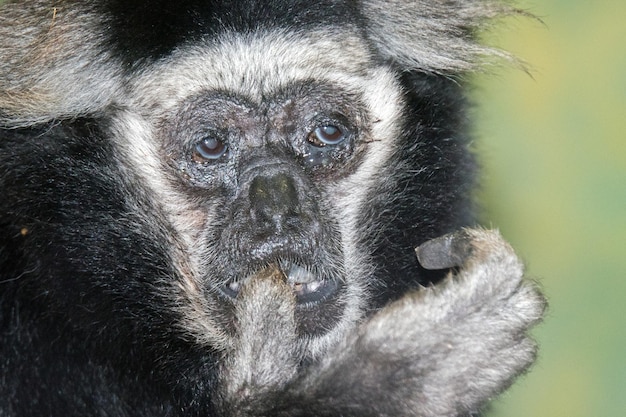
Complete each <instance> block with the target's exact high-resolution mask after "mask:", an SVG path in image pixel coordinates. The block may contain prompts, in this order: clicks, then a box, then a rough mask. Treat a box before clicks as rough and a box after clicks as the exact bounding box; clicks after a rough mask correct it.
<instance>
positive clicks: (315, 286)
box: [306, 281, 322, 292]
mask: <svg viewBox="0 0 626 417" xmlns="http://www.w3.org/2000/svg"><path fill="white" fill-rule="evenodd" d="M321 285H322V283H321V281H313V282H309V283H308V284H307V286H306V287H307V288H306V289H307V292H316V291H317V290H319V289H320V287H321Z"/></svg>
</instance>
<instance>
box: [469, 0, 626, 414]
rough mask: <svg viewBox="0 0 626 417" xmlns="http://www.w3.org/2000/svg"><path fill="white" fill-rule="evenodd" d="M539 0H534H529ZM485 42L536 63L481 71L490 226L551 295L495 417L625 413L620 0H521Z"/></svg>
mask: <svg viewBox="0 0 626 417" xmlns="http://www.w3.org/2000/svg"><path fill="white" fill-rule="evenodd" d="M532 1H534V3H532ZM522 6H523V7H525V8H526V9H527V10H529V11H530V12H532V13H534V14H535V15H537V16H538V17H540V18H541V20H542V21H543V22H544V23H543V24H542V23H540V22H538V21H536V20H533V19H527V18H519V17H517V18H510V19H507V20H506V21H505V22H503V24H502V27H500V26H498V27H497V28H496V29H495V30H494V31H492V32H491V33H490V34H489V35H488V36H487V39H488V40H490V41H491V42H492V43H494V42H495V44H496V45H497V46H500V47H502V48H504V49H507V50H509V51H511V52H513V53H514V54H515V55H516V56H518V57H520V58H522V59H524V60H525V61H526V62H528V64H529V65H530V67H531V69H530V75H528V74H525V73H524V72H523V71H519V70H514V69H505V70H504V71H500V70H498V71H495V77H494V74H486V75H484V76H479V77H478V79H477V82H476V85H477V88H476V91H475V95H474V98H475V100H476V102H477V103H478V107H477V109H476V113H477V114H476V115H475V116H476V117H477V120H478V124H477V126H476V129H477V137H478V138H479V139H478V140H477V145H476V148H477V149H478V152H479V154H480V156H481V158H482V162H483V188H482V190H481V194H480V200H481V202H482V203H483V207H484V213H483V222H484V223H485V224H486V225H491V226H493V227H498V228H499V229H500V230H501V231H502V233H503V234H504V236H505V237H506V238H507V239H508V240H509V241H511V242H512V244H513V245H514V246H515V247H516V248H517V249H518V250H519V252H520V254H521V255H522V256H523V257H524V258H525V260H526V261H527V264H528V270H529V274H530V276H532V277H535V278H537V279H538V280H539V282H540V283H541V285H542V286H543V288H544V289H545V292H546V293H547V294H548V297H549V300H550V310H549V312H548V316H547V319H546V321H545V322H544V324H542V325H541V326H540V327H539V328H538V329H537V330H536V331H535V332H534V334H535V335H536V336H537V338H538V340H539V343H540V346H541V350H540V353H539V359H538V362H537V365H536V366H535V367H534V368H533V369H532V372H531V373H530V374H528V375H527V376H525V377H523V378H522V379H521V380H520V381H519V382H517V383H516V385H515V386H514V387H513V388H512V389H511V390H510V391H509V392H508V393H507V394H505V395H504V396H503V397H502V399H501V400H498V401H497V402H496V403H495V404H494V406H493V411H492V412H491V413H490V416H492V417H518V416H519V417H522V416H523V417H527V416H533V417H561V416H564V417H595V416H598V417H623V416H626V358H625V356H626V319H625V316H626V276H625V271H626V254H625V253H624V252H625V251H626V24H625V23H624V21H625V20H626V2H624V1H610V0H596V1H593V2H590V1H581V0H544V1H542V2H539V1H538V0H526V1H525V2H524V3H522Z"/></svg>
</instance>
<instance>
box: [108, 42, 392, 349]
mask: <svg viewBox="0 0 626 417" xmlns="http://www.w3.org/2000/svg"><path fill="white" fill-rule="evenodd" d="M304 44H306V45H307V47H306V48H304V46H303V45H304ZM346 44H350V45H351V46H353V49H352V51H351V52H348V51H346ZM311 46H313V47H311ZM259 51H268V53H267V54H268V55H271V56H270V57H268V56H267V55H263V54H260V53H259ZM312 51H313V52H312ZM365 51H366V45H365V42H364V41H363V40H361V39H360V38H359V37H358V36H357V35H356V34H350V36H347V37H346V35H345V34H343V35H342V37H337V38H335V37H331V36H328V34H325V36H324V37H322V38H319V39H318V38H315V37H308V36H306V37H305V36H296V35H295V34H292V35H290V36H287V37H285V36H277V35H276V34H275V33H260V34H257V35H255V36H251V37H250V38H248V39H246V40H245V41H242V40H241V39H237V40H236V41H234V40H231V39H229V38H228V37H225V38H222V39H220V40H218V41H216V43H215V45H214V47H213V48H206V49H203V50H202V51H195V52H194V53H189V52H187V53H186V54H181V55H180V56H176V57H175V59H172V60H171V61H165V62H162V63H159V64H158V65H155V66H154V68H152V70H151V71H150V72H147V74H146V75H145V76H144V77H143V78H140V79H139V80H138V81H137V82H136V84H135V86H134V91H135V93H134V94H131V96H130V97H131V100H130V102H129V103H128V105H127V107H126V108H125V109H124V111H122V112H121V113H120V115H119V117H117V118H116V120H117V121H118V122H117V123H118V124H117V129H118V130H119V131H120V132H124V136H122V135H116V136H117V137H119V142H118V143H120V147H121V148H123V152H121V153H122V154H123V155H124V159H125V160H126V161H127V163H128V165H129V167H132V169H133V170H134V171H136V172H138V176H139V177H140V178H141V182H142V183H143V184H145V185H146V186H147V187H148V191H147V193H148V194H150V195H151V196H153V200H154V202H155V205H156V206H160V207H162V210H163V212H164V215H165V217H166V218H167V222H168V223H169V225H170V226H168V228H169V229H170V230H171V232H173V234H174V239H173V240H175V241H176V242H178V245H176V246H174V248H173V250H172V251H173V254H172V256H173V258H174V259H175V260H176V261H175V263H176V264H177V265H179V268H178V269H179V272H180V275H181V277H182V278H181V280H182V281H184V285H183V286H182V287H183V288H184V292H186V294H185V295H184V298H186V299H189V298H192V299H196V300H198V301H197V302H195V303H193V304H194V305H195V306H197V305H207V304H209V305H211V306H212V307H210V308H209V309H210V310H211V312H210V313H209V312H206V311H205V312H203V313H201V315H202V317H204V319H203V320H209V321H211V322H212V325H211V327H212V328H215V327H217V328H218V329H220V331H221V332H223V333H224V334H229V333H232V330H231V329H232V323H233V322H234V319H233V315H232V308H231V307H232V303H233V302H234V300H235V299H236V298H237V296H238V293H239V290H240V287H241V285H242V284H243V283H244V282H245V280H246V279H247V277H249V276H251V275H254V274H255V273H257V272H258V271H259V270H261V269H263V268H266V267H268V266H269V265H277V266H278V267H279V268H280V269H281V270H282V272H283V274H284V276H285V277H286V279H287V282H288V283H289V285H290V286H291V288H292V293H293V297H294V298H295V301H296V303H295V305H296V310H295V313H294V314H295V316H296V320H297V330H298V333H299V334H300V335H301V336H302V341H303V343H304V344H306V346H305V347H304V349H305V351H307V352H309V353H312V352H314V351H320V350H321V349H323V346H325V345H326V344H327V343H329V341H332V340H333V338H334V337H335V334H339V333H340V332H343V331H345V330H346V327H350V326H353V325H354V323H356V321H357V319H358V318H359V317H361V316H362V314H363V311H362V310H363V300H364V299H365V293H366V291H367V287H368V283H369V282H371V280H372V278H373V274H374V271H373V269H374V268H372V266H371V264H369V261H368V259H369V256H370V255H371V251H372V249H371V248H370V247H368V246H367V244H364V242H362V241H360V239H359V236H363V234H364V233H363V232H364V231H365V230H366V229H368V228H372V225H370V224H368V222H367V221H366V220H365V216H363V212H364V209H365V208H366V207H367V198H368V197H367V196H368V194H370V193H371V192H373V191H372V190H374V189H376V187H378V186H379V185H380V181H381V179H380V178H379V177H378V176H377V172H378V171H379V170H380V169H382V167H383V166H384V164H385V161H386V160H387V159H388V158H389V157H390V155H392V154H393V150H394V146H393V143H394V142H395V140H396V137H395V135H396V134H397V132H398V131H399V126H398V124H399V119H400V118H399V116H398V115H399V114H400V110H401V108H402V99H401V94H400V88H399V87H398V85H397V81H396V79H395V76H394V75H392V73H391V72H390V71H389V70H388V69H386V68H385V67H377V66H376V65H373V63H372V62H371V61H370V58H369V55H368V54H367V53H366V52H365ZM268 60H269V61H268ZM242 61H245V63H246V65H235V66H234V64H233V63H236V62H242ZM268 62H271V65H268ZM146 92H148V93H146ZM114 129H115V128H114ZM129 130H130V131H131V132H132V133H131V135H130V138H129V135H128V132H129ZM207 300H208V301H207ZM216 306H219V307H216ZM203 309H204V308H203ZM181 310H182V311H183V315H184V316H185V317H187V318H188V321H187V322H189V323H191V322H194V321H195V323H197V321H198V311H197V309H196V308H194V309H193V311H191V310H190V309H186V308H184V307H183V308H181ZM191 317H193V319H192V318H191ZM188 327H189V326H188ZM191 327H193V328H195V324H193V325H192V326H191ZM196 333H197V332H196ZM201 333H202V331H201ZM213 333H215V332H214V331H213ZM200 337H203V336H202V335H200ZM213 343H214V342H213Z"/></svg>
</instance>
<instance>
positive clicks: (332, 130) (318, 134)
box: [307, 125, 346, 148]
mask: <svg viewBox="0 0 626 417" xmlns="http://www.w3.org/2000/svg"><path fill="white" fill-rule="evenodd" d="M345 139H346V134H345V133H344V131H343V129H342V128H340V127H337V126H333V125H327V126H319V127H316V128H315V130H313V131H312V132H311V133H309V136H308V138H307V140H308V141H309V143H310V144H311V145H313V146H317V147H318V148H323V147H324V146H328V145H338V144H340V143H341V142H343V141H344V140H345Z"/></svg>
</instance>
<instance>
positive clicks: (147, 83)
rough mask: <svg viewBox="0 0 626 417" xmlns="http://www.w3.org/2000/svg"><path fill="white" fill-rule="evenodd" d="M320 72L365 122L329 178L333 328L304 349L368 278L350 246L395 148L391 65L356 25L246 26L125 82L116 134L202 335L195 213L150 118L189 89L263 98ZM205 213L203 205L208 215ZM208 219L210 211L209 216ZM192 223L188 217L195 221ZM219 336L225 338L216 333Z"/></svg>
mask: <svg viewBox="0 0 626 417" xmlns="http://www.w3.org/2000/svg"><path fill="white" fill-rule="evenodd" d="M307 81H315V82H317V83H320V82H321V83H324V82H328V83H329V84H330V85H333V86H338V87H339V88H341V89H342V90H344V91H345V92H348V93H350V94H351V95H354V96H356V97H358V98H359V101H360V102H361V103H362V104H364V105H365V111H366V112H367V114H366V115H365V117H364V119H366V120H368V121H369V122H370V123H371V124H370V125H369V126H366V128H365V129H364V130H365V131H367V132H368V133H367V137H365V138H361V139H360V140H362V141H363V142H364V143H363V144H362V145H364V153H363V156H362V161H361V163H360V165H359V167H358V168H357V169H356V170H355V171H354V172H353V173H351V175H349V176H348V177H345V178H343V179H341V180H338V181H337V182H336V183H334V184H332V188H333V191H332V196H333V201H332V202H331V204H332V205H333V206H334V207H333V210H332V212H333V213H335V215H336V216H337V218H336V219H335V220H336V224H338V225H339V228H340V234H341V240H342V242H341V243H342V245H341V246H342V250H343V252H344V259H343V261H344V265H343V269H344V270H345V272H346V275H347V277H348V281H349V282H350V285H348V294H346V301H347V303H346V306H347V307H346V309H345V310H344V314H343V317H342V318H341V320H340V321H339V322H338V324H337V326H336V328H335V329H333V331H330V332H328V333H326V334H325V335H324V336H321V337H318V338H314V339H311V340H306V341H304V343H305V346H304V349H305V350H306V351H308V352H309V354H311V355H312V356H317V355H319V354H322V353H323V352H324V351H325V350H326V349H327V347H328V346H329V344H332V343H333V340H336V339H337V338H338V337H339V335H340V334H343V333H345V332H346V331H348V330H349V329H350V328H352V327H353V326H354V325H355V324H356V323H357V322H358V320H359V319H360V318H361V317H362V315H363V312H362V310H363V305H361V304H362V302H363V300H364V299H365V298H366V297H364V293H365V292H367V283H368V282H369V281H370V280H371V279H373V278H374V277H371V276H370V275H371V274H372V272H371V271H372V270H373V268H372V267H371V266H370V262H369V260H368V259H367V257H366V256H365V255H364V254H363V253H361V252H362V251H361V250H360V249H359V248H358V247H357V242H358V236H359V235H360V234H361V233H362V232H363V230H362V228H363V226H362V225H359V224H358V221H359V216H360V214H361V212H362V210H363V207H365V206H366V205H367V204H368V202H367V198H368V192H369V191H370V189H371V187H372V186H374V185H375V183H376V181H378V180H379V175H378V174H379V172H380V171H381V170H382V168H383V167H384V165H385V164H386V162H387V161H388V159H389V157H390V154H391V152H392V151H393V145H392V143H393V142H394V141H395V138H396V137H397V135H398V134H399V133H400V132H399V130H400V128H399V124H400V122H399V119H400V115H401V112H402V107H403V99H402V91H401V87H400V86H399V84H398V82H397V80H396V75H395V74H394V73H393V72H392V71H391V70H390V69H389V68H387V67H385V66H377V65H374V64H373V62H372V61H371V57H370V55H369V52H368V50H367V48H366V45H365V44H364V42H363V41H362V39H361V38H359V37H358V36H356V35H355V34H349V32H348V34H345V33H342V34H340V35H339V34H337V35H333V34H331V33H328V32H324V33H319V34H316V33H312V34H311V33H308V34H298V33H285V32H283V31H276V32H259V33H251V34H248V35H246V36H243V37H242V36H241V35H237V36H235V35H228V34H227V35H224V36H222V37H221V38H219V39H218V40H217V41H213V42H207V44H199V45H196V46H195V47H190V48H187V49H185V50H180V51H177V52H175V53H174V55H173V56H172V57H170V58H168V59H167V60H164V61H162V62H159V63H157V64H156V65H155V66H153V67H152V68H151V69H149V70H146V71H145V72H144V73H143V74H142V75H141V76H140V77H139V78H138V79H137V81H136V82H135V83H134V84H133V85H132V86H131V91H130V101H129V102H128V103H126V107H128V108H129V109H131V110H132V111H130V112H129V113H127V114H126V116H125V117H124V120H125V126H123V127H122V128H121V129H120V131H123V130H124V129H126V130H127V134H128V132H135V133H134V134H133V135H131V136H132V137H128V136H127V137H126V138H124V137H123V136H122V134H121V133H120V136H119V139H120V140H121V141H122V142H124V145H123V146H124V147H125V148H126V149H125V154H126V155H127V157H128V158H129V160H131V161H134V162H133V163H132V164H133V165H134V166H135V167H136V169H138V170H139V175H140V176H141V177H142V178H143V179H144V180H145V184H146V185H147V187H148V188H149V189H150V190H151V191H152V192H153V194H154V195H155V198H156V199H157V201H158V204H159V205H161V206H163V207H164V212H165V214H166V216H168V217H169V219H168V220H169V221H168V223H169V224H171V225H172V226H173V227H174V229H175V230H176V234H177V235H178V245H179V248H176V250H175V253H173V254H172V256H173V258H174V259H177V261H176V264H177V265H179V267H180V269H181V277H184V279H183V282H182V284H181V288H182V293H183V294H184V297H185V298H187V300H186V301H185V304H187V308H184V309H183V310H184V316H185V317H186V318H187V319H186V324H185V325H184V327H185V328H186V329H187V330H189V331H190V332H191V333H193V334H195V335H196V336H195V337H196V339H197V340H199V341H201V342H204V343H212V344H215V343H216V340H215V337H214V336H213V337H211V339H213V340H208V339H205V337H206V336H205V335H207V334H209V333H211V334H213V335H218V334H219V332H216V331H215V327H216V325H215V323H213V322H212V320H211V312H210V308H208V306H207V305H206V304H205V303H203V302H202V294H201V291H200V290H199V289H198V288H199V287H201V286H202V282H201V280H202V278H201V277H202V274H201V271H200V270H201V265H202V264H203V263H204V262H203V260H206V257H207V254H206V253H205V250H203V249H194V248H198V247H201V245H198V244H197V243H198V242H197V239H198V236H197V234H196V230H195V229H196V226H198V228H201V227H202V225H197V224H196V221H195V220H197V219H198V216H197V215H195V214H194V213H193V212H192V211H193V209H191V208H186V207H185V198H184V196H181V195H177V193H178V191H177V190H175V189H173V188H172V185H171V182H169V181H168V174H167V173H166V172H165V171H166V170H167V166H166V164H163V161H162V160H161V158H162V156H159V155H158V154H157V152H155V151H156V150H157V149H159V148H160V145H161V144H159V143H158V140H159V137H160V136H159V134H158V128H159V125H160V123H161V121H162V120H164V119H168V118H171V117H172V115H173V114H175V113H176V112H178V111H179V106H180V105H182V103H184V102H185V101H186V100H188V99H189V98H190V97H194V96H198V95H201V94H203V93H210V92H215V91H218V92H222V93H226V94H229V95H233V96H238V97H244V98H245V99H246V100H249V101H252V102H256V103H261V102H262V101H263V100H264V99H265V98H266V97H271V96H272V94H275V93H276V92H277V91H279V90H280V89H281V88H283V87H285V86H288V85H291V84H294V83H298V82H307ZM211 215H212V214H211V213H204V214H203V216H206V217H205V221H206V219H210V217H211ZM208 223H210V220H209V221H208ZM194 224H196V226H193V225H194ZM221 345H224V341H222V342H221Z"/></svg>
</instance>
